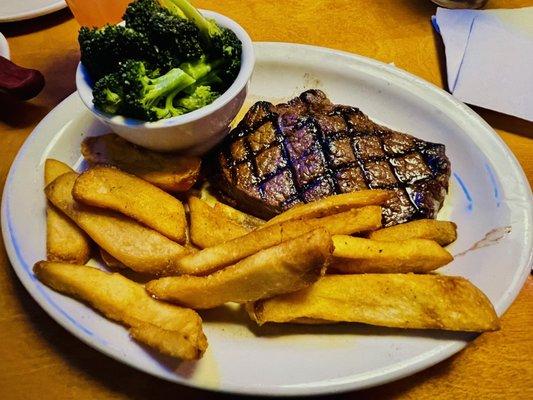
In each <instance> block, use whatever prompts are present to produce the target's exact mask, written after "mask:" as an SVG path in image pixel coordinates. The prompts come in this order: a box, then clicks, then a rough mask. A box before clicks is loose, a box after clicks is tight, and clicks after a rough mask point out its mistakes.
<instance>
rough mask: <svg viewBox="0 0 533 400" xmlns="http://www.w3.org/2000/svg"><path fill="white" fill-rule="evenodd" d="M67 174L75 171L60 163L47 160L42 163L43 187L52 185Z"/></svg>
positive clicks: (51, 159)
mask: <svg viewBox="0 0 533 400" xmlns="http://www.w3.org/2000/svg"><path fill="white" fill-rule="evenodd" d="M69 172H75V171H74V170H73V169H72V168H70V167H69V166H68V165H67V164H65V163H64V162H62V161H59V160H56V159H54V158H47V159H46V161H45V162H44V186H46V185H48V184H49V183H52V181H53V180H54V179H56V178H57V177H59V176H61V175H63V174H67V173H69Z"/></svg>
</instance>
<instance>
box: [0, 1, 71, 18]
mask: <svg viewBox="0 0 533 400" xmlns="http://www.w3.org/2000/svg"><path fill="white" fill-rule="evenodd" d="M66 7H67V3H66V2H65V0H53V1H51V2H50V3H49V4H48V5H46V6H43V7H41V8H38V9H36V10H32V11H28V12H18V13H14V14H8V15H4V16H0V23H4V22H16V21H25V20H27V19H32V18H37V17H41V16H43V15H48V14H51V13H53V12H56V11H59V10H62V9H63V8H66Z"/></svg>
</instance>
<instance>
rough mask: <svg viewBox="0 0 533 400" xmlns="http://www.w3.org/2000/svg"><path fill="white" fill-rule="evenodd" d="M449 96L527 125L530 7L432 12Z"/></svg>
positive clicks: (532, 87)
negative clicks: (516, 119)
mask: <svg viewBox="0 0 533 400" xmlns="http://www.w3.org/2000/svg"><path fill="white" fill-rule="evenodd" d="M433 22H434V24H435V25H436V29H437V30H438V31H439V32H440V34H441V36H442V39H443V42H444V46H445V48H446V68H447V74H448V87H449V90H450V92H451V93H452V94H453V95H454V96H455V97H457V98H458V99H459V100H461V101H464V102H465V103H469V104H474V105H477V106H481V107H485V108H489V109H491V110H496V111H500V112H503V113H505V114H510V115H514V116H517V117H519V118H523V119H527V120H530V121H533V7H526V8H518V9H513V10H448V9H444V8H438V9H437V15H436V16H435V18H434V19H433Z"/></svg>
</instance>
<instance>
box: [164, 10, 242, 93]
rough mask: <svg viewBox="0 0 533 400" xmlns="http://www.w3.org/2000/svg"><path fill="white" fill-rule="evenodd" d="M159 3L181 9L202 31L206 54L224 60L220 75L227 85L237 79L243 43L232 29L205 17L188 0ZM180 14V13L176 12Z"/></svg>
mask: <svg viewBox="0 0 533 400" xmlns="http://www.w3.org/2000/svg"><path fill="white" fill-rule="evenodd" d="M159 3H160V4H161V5H162V6H163V7H165V8H166V9H168V10H169V11H170V12H174V13H175V12H176V11H175V10H176V9H179V10H180V11H181V13H180V14H183V15H185V18H187V20H188V21H190V22H191V23H193V24H194V25H195V26H196V27H197V28H198V29H199V31H200V34H201V36H202V39H203V44H204V48H205V51H206V55H207V56H208V57H209V58H210V59H213V60H223V64H224V65H223V67H222V68H221V71H220V75H219V76H220V77H221V78H222V80H223V81H224V82H226V83H227V85H226V86H230V85H231V84H232V83H233V81H234V80H235V78H236V76H237V75H238V73H239V70H240V67H241V53H242V43H241V41H240V40H239V38H238V37H237V35H236V34H235V33H234V32H233V31H232V30H230V29H228V28H224V27H221V26H219V25H218V24H217V23H216V22H215V21H213V20H209V19H207V18H205V17H204V16H203V15H202V14H200V12H199V11H198V10H197V9H196V8H195V7H194V6H193V5H192V4H191V3H189V2H188V1H187V0H159ZM175 15H178V14H175Z"/></svg>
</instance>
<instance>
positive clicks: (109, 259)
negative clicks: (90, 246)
mask: <svg viewBox="0 0 533 400" xmlns="http://www.w3.org/2000/svg"><path fill="white" fill-rule="evenodd" d="M100 258H101V259H102V261H103V262H104V264H105V265H107V266H108V267H109V268H115V269H123V268H127V267H126V266H125V265H124V264H122V263H121V262H120V261H119V260H117V259H116V258H115V257H113V256H112V255H111V254H109V253H108V252H107V251H105V250H104V249H102V248H100Z"/></svg>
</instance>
